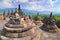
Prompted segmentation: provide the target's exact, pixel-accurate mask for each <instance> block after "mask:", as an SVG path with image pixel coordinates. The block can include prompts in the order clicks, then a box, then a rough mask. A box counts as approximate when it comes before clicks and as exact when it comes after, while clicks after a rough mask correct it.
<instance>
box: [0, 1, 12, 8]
mask: <svg viewBox="0 0 60 40" xmlns="http://www.w3.org/2000/svg"><path fill="white" fill-rule="evenodd" d="M11 7H12V4H11V1H10V0H2V2H0V8H11Z"/></svg>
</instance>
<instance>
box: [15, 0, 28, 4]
mask: <svg viewBox="0 0 60 40" xmlns="http://www.w3.org/2000/svg"><path fill="white" fill-rule="evenodd" d="M14 1H15V2H21V3H25V2H28V0H14Z"/></svg>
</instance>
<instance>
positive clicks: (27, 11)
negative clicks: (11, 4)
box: [0, 8, 60, 15]
mask: <svg viewBox="0 0 60 40" xmlns="http://www.w3.org/2000/svg"><path fill="white" fill-rule="evenodd" d="M4 10H5V12H6V13H8V11H10V12H11V11H12V10H14V11H15V8H6V9H0V14H2V13H3V12H4ZM22 11H23V13H25V14H37V13H39V14H42V15H43V14H44V15H45V14H46V15H49V14H50V11H34V10H27V9H22ZM53 14H56V15H59V14H60V12H53Z"/></svg>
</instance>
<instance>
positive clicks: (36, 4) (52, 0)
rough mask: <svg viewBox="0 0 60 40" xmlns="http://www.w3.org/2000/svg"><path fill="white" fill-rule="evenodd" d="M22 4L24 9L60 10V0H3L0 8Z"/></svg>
mask: <svg viewBox="0 0 60 40" xmlns="http://www.w3.org/2000/svg"><path fill="white" fill-rule="evenodd" d="M19 3H20V4H21V7H22V8H23V9H27V10H36V11H59V10H60V4H59V3H60V2H59V0H2V1H1V2H0V8H15V7H17V5H18V4H19Z"/></svg>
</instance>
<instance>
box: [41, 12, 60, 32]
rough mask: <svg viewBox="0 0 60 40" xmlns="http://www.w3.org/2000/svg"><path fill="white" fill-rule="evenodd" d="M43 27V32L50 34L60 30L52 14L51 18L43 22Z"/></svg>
mask: <svg viewBox="0 0 60 40" xmlns="http://www.w3.org/2000/svg"><path fill="white" fill-rule="evenodd" d="M43 23H44V24H43V26H42V27H41V29H42V30H44V31H48V32H58V31H59V29H58V27H57V25H56V20H55V18H54V17H53V16H52V12H51V14H50V17H45V18H44V20H43Z"/></svg>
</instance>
